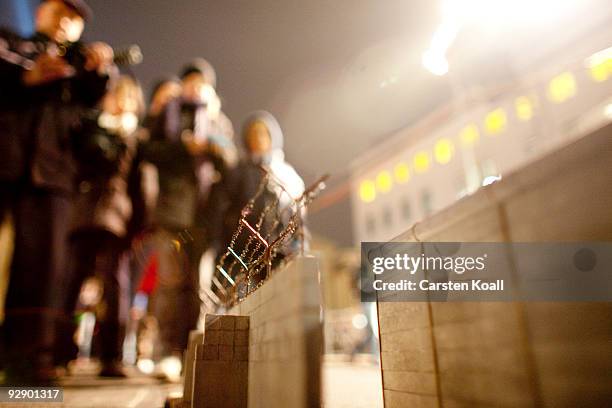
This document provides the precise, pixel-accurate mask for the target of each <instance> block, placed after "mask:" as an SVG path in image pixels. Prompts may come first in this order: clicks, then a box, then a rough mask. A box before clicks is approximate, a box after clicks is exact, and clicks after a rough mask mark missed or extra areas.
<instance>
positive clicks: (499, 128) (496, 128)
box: [485, 108, 508, 135]
mask: <svg viewBox="0 0 612 408" xmlns="http://www.w3.org/2000/svg"><path fill="white" fill-rule="evenodd" d="M507 124H508V118H507V117H506V112H504V110H503V109H501V108H500V109H495V110H494V111H493V112H490V113H489V114H488V115H487V116H486V117H485V130H486V131H487V133H488V134H490V135H497V134H499V133H501V132H503V131H504V130H505V129H506V125H507Z"/></svg>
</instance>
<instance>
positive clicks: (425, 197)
mask: <svg viewBox="0 0 612 408" xmlns="http://www.w3.org/2000/svg"><path fill="white" fill-rule="evenodd" d="M432 199H433V197H432V196H431V193H430V192H429V191H427V190H423V191H422V192H421V195H420V197H419V201H420V202H419V204H420V207H421V211H422V214H423V216H427V215H429V214H431V212H432V210H433V201H432ZM398 215H399V219H397V220H396V219H394V217H393V209H392V208H391V207H389V206H385V207H384V208H383V209H382V214H381V221H382V222H380V223H378V222H377V219H376V218H377V217H376V215H375V214H372V213H371V214H368V215H367V216H366V218H365V229H366V231H365V232H366V234H368V235H371V234H374V233H376V231H377V229H378V226H379V225H382V226H383V227H384V230H385V231H387V232H388V231H389V230H391V229H392V228H393V227H397V226H398V223H399V224H401V225H402V226H406V225H408V224H409V223H411V222H414V220H415V216H414V213H413V208H412V205H411V203H410V201H409V200H408V198H407V197H404V198H402V199H401V200H400V201H399V214H398Z"/></svg>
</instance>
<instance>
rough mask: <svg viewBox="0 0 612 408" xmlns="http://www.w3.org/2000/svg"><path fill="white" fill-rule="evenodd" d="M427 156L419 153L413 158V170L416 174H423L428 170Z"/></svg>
mask: <svg viewBox="0 0 612 408" xmlns="http://www.w3.org/2000/svg"><path fill="white" fill-rule="evenodd" d="M429 161H430V160H429V154H428V153H427V152H419V153H417V154H416V155H415V156H414V169H415V170H416V172H417V173H424V172H426V171H427V170H428V169H429Z"/></svg>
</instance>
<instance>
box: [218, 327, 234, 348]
mask: <svg viewBox="0 0 612 408" xmlns="http://www.w3.org/2000/svg"><path fill="white" fill-rule="evenodd" d="M218 333H219V344H220V345H224V346H233V345H234V333H235V332H234V331H233V330H231V331H230V330H220V331H219V332H218Z"/></svg>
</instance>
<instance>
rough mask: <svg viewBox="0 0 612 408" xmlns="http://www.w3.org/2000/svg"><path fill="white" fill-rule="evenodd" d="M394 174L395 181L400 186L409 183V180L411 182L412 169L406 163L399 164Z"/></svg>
mask: <svg viewBox="0 0 612 408" xmlns="http://www.w3.org/2000/svg"><path fill="white" fill-rule="evenodd" d="M394 173H395V181H397V182H398V183H399V184H403V183H406V182H408V180H410V169H409V167H408V164H406V163H404V162H402V163H399V164H398V165H397V166H395V169H394Z"/></svg>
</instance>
